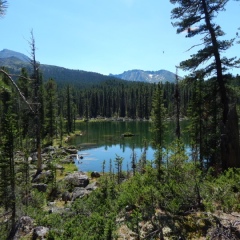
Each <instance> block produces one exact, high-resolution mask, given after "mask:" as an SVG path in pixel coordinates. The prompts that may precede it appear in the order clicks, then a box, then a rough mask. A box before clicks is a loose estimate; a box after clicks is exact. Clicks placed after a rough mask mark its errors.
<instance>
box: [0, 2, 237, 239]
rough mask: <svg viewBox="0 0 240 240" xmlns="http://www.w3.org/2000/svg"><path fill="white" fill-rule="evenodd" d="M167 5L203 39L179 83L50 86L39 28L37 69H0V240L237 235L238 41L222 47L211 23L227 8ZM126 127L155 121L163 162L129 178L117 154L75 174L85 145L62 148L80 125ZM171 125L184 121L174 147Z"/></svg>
mask: <svg viewBox="0 0 240 240" xmlns="http://www.w3.org/2000/svg"><path fill="white" fill-rule="evenodd" d="M170 2H171V3H173V4H177V6H178V7H176V6H174V7H175V8H173V10H172V18H173V19H176V22H175V23H174V24H173V25H174V26H175V27H177V28H178V32H179V33H180V32H182V31H185V30H186V29H187V31H188V33H187V34H188V37H194V36H195V35H197V34H205V36H206V37H205V38H204V39H203V48H202V49H201V50H199V51H198V52H197V53H196V54H194V55H192V56H191V58H190V59H188V60H186V61H183V62H181V63H180V65H179V66H178V67H177V69H178V68H181V69H184V70H188V71H190V74H189V75H188V76H186V77H185V78H184V79H179V76H178V74H177V71H176V82H175V83H169V82H166V83H164V84H163V83H158V84H149V83H142V82H129V81H124V80H118V79H114V78H113V79H109V80H102V79H99V80H98V79H97V81H96V83H95V84H91V85H89V84H88V83H87V80H86V79H85V78H84V79H83V82H82V83H81V84H79V83H75V82H73V81H71V82H66V83H63V82H61V81H60V82H58V79H52V78H49V79H43V76H42V74H41V65H40V64H39V63H38V61H37V59H36V56H35V50H36V45H35V38H34V36H33V33H32V32H31V39H30V49H31V56H30V58H31V69H26V68H24V67H23V68H22V69H21V74H20V75H18V76H16V75H13V74H12V73H11V72H10V71H9V69H8V68H7V67H5V66H2V67H1V69H0V134H1V139H0V239H49V240H50V239H61V240H64V239H76V240H77V239H83V240H84V239H109V240H110V239H240V224H239V222H240V204H239V203H240V185H239V182H240V171H239V167H240V149H239V117H238V116H239V114H240V105H239V104H240V99H239V96H240V76H239V75H237V76H232V75H230V74H228V71H227V70H228V68H229V67H233V66H236V67H237V66H239V60H238V59H237V58H231V59H227V58H221V52H222V51H226V50H227V49H228V48H229V47H230V46H231V45H232V44H235V42H234V41H235V40H234V39H233V40H230V41H227V40H223V41H222V40H220V39H219V37H221V36H222V35H223V32H222V30H221V28H220V26H217V25H215V24H214V23H213V21H214V19H215V14H214V13H215V12H217V11H221V10H222V9H223V8H224V6H225V5H226V4H227V2H228V1H227V0H225V1H218V0H215V1H208V0H202V1H198V0H195V1H176V0H174V1H173V0H172V1H170ZM5 3H6V1H0V14H2V13H3V12H4V9H5V7H6V5H5ZM196 22H201V24H200V25H199V26H200V27H199V28H198V29H197V30H191V29H190V27H189V26H192V25H194V24H195V23H196ZM209 59H211V60H212V62H210V64H209V65H208V66H205V65H204V67H202V64H203V63H205V62H206V60H209ZM59 74H60V75H61V73H59ZM65 77H66V76H65ZM71 77H72V76H71ZM98 77H100V78H101V76H100V75H96V78H98ZM85 83H86V84H85ZM183 118H184V119H188V133H189V136H190V147H191V154H190V155H189V154H187V153H186V149H185V148H184V144H183V141H182V132H181V128H180V121H181V120H182V119H183ZM120 119H121V120H122V119H124V120H135V121H143V120H144V121H151V122H152V129H151V131H152V133H153V134H152V135H153V137H152V138H153V139H152V142H153V145H154V147H155V149H156V153H155V159H154V161H152V159H146V155H144V154H143V155H142V156H141V157H140V159H139V160H138V161H137V163H136V162H135V160H133V161H132V164H131V168H130V169H129V171H126V172H124V171H122V161H123V159H122V158H121V156H116V159H114V160H113V162H111V164H110V169H105V166H104V164H103V167H102V169H103V171H102V172H101V173H94V172H93V173H81V172H78V171H77V169H76V167H75V165H74V164H73V156H76V154H77V149H76V146H68V145H67V144H66V143H65V141H66V137H69V136H74V134H75V133H76V132H77V131H78V129H76V121H92V120H94V121H96V120H98V121H103V120H104V121H118V120H120ZM166 121H174V123H175V124H174V125H175V139H174V141H173V142H172V143H171V144H169V145H168V146H166V144H165V135H166ZM163 146H164V148H165V151H163ZM166 152H167V161H166V162H163V158H164V157H165V154H166ZM150 160H151V161H150ZM113 166H115V168H114V167H113ZM113 169H115V171H114V170H113Z"/></svg>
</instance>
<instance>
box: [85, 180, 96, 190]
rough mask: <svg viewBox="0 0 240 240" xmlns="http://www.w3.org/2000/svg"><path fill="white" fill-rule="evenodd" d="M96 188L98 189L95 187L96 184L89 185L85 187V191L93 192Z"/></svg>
mask: <svg viewBox="0 0 240 240" xmlns="http://www.w3.org/2000/svg"><path fill="white" fill-rule="evenodd" d="M97 188H98V187H97V182H93V183H90V184H88V185H87V186H86V187H85V189H86V190H88V191H93V190H95V189H97Z"/></svg>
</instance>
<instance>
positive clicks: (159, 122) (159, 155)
mask: <svg viewBox="0 0 240 240" xmlns="http://www.w3.org/2000/svg"><path fill="white" fill-rule="evenodd" d="M165 114H166V110H165V108H164V101H163V91H162V84H161V83H159V84H157V85H156V90H155V92H154V94H153V100H152V114H151V118H152V122H153V123H152V136H153V144H154V146H155V147H156V148H157V151H156V155H155V162H156V166H157V170H158V179H159V180H160V177H161V164H162V160H163V146H164V133H165V129H166V126H165V120H166V119H165V116H166V115H165Z"/></svg>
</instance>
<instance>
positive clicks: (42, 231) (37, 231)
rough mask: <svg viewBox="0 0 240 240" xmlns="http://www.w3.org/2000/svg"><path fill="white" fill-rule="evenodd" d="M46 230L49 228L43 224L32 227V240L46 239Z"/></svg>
mask: <svg viewBox="0 0 240 240" xmlns="http://www.w3.org/2000/svg"><path fill="white" fill-rule="evenodd" d="M48 232H49V228H47V227H43V226H38V227H36V228H34V229H33V235H32V240H38V239H41V240H44V239H47V235H48Z"/></svg>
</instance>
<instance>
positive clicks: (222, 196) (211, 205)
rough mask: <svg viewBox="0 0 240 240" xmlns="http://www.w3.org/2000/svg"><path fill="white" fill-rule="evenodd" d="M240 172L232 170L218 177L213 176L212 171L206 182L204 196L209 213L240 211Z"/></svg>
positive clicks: (203, 189) (203, 190)
mask: <svg viewBox="0 0 240 240" xmlns="http://www.w3.org/2000/svg"><path fill="white" fill-rule="evenodd" d="M239 183H240V170H239V169H234V168H231V169H229V170H227V171H225V172H224V173H223V174H221V175H220V176H218V177H213V176H212V175H211V169H210V170H209V173H208V175H207V176H206V179H205V181H204V185H203V188H202V195H203V199H204V204H205V205H206V208H207V209H208V210H209V211H212V212H214V211H216V210H223V211H224V212H233V211H236V212H237V211H240V204H239V203H240V186H239Z"/></svg>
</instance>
